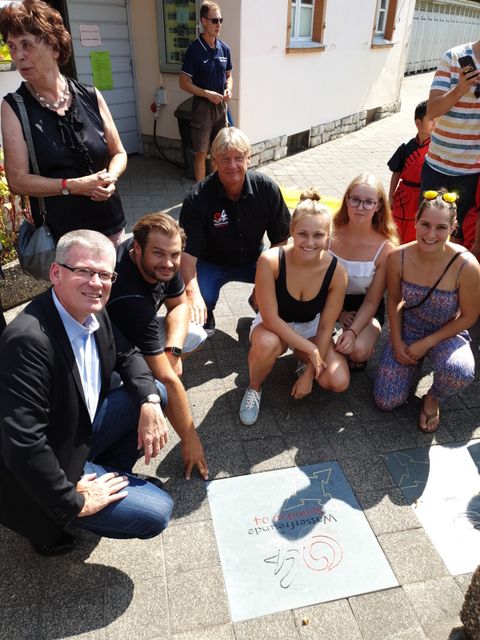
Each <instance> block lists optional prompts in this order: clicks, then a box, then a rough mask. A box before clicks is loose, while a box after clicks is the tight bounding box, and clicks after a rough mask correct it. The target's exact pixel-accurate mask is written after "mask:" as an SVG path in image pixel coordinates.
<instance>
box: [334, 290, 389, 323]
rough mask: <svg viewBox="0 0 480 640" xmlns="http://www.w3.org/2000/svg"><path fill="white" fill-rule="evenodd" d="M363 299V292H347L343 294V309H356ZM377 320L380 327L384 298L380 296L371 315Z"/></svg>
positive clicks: (383, 318)
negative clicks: (376, 306)
mask: <svg viewBox="0 0 480 640" xmlns="http://www.w3.org/2000/svg"><path fill="white" fill-rule="evenodd" d="M364 300H365V295H364V294H358V295H355V294H352V293H347V295H346V296H345V302H344V303H343V310H344V311H358V310H359V309H360V307H361V306H362V303H363V301H364ZM373 317H374V318H376V319H377V320H378V322H379V323H380V326H381V327H382V326H383V324H384V322H385V300H384V299H383V298H382V299H381V300H380V304H379V305H378V308H377V310H376V311H375V314H374V316H373Z"/></svg>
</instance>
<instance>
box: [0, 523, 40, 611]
mask: <svg viewBox="0 0 480 640" xmlns="http://www.w3.org/2000/svg"><path fill="white" fill-rule="evenodd" d="M0 534H1V543H2V544H1V547H0V549H1V550H0V566H1V570H0V574H1V576H2V578H1V579H0V602H1V604H2V605H3V606H7V605H9V606H11V605H23V606H26V605H29V604H32V603H34V602H36V601H38V600H39V598H40V597H41V593H42V584H43V566H44V565H45V564H46V563H45V560H44V559H40V558H38V556H36V554H35V553H34V552H33V550H32V548H31V547H30V545H29V543H28V542H27V541H26V540H25V539H24V538H20V536H17V535H16V534H14V533H13V532H10V531H8V530H7V529H5V528H3V527H0ZM42 560H43V562H42Z"/></svg>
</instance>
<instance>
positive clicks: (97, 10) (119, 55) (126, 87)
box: [67, 0, 140, 153]
mask: <svg viewBox="0 0 480 640" xmlns="http://www.w3.org/2000/svg"><path fill="white" fill-rule="evenodd" d="M127 3H128V0H92V1H91V2H85V0H82V1H79V0H67V11H68V21H69V25H70V33H71V34H72V43H73V55H74V58H75V69H76V77H77V79H78V80H79V82H84V83H85V84H93V75H92V68H91V63H90V52H91V51H108V52H109V53H110V60H111V65H112V79H113V89H109V90H105V91H102V95H103V97H104V98H105V101H106V103H107V104H108V107H109V109H110V111H111V113H112V116H113V119H114V121H115V124H116V126H117V129H118V132H119V134H120V137H121V139H122V142H123V145H124V147H125V149H126V151H127V153H137V152H139V151H140V133H139V127H138V122H137V108H136V102H135V82H134V76H133V56H132V52H131V47H130V36H129V28H128V10H127ZM80 25H98V26H99V29H100V37H101V44H100V45H99V46H94V47H85V46H83V45H82V42H81V38H80Z"/></svg>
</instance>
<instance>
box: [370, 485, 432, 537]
mask: <svg viewBox="0 0 480 640" xmlns="http://www.w3.org/2000/svg"><path fill="white" fill-rule="evenodd" d="M357 499H358V501H359V503H360V506H361V507H362V509H363V510H364V513H365V516H366V518H367V520H368V522H369V524H370V526H371V527H372V529H373V531H374V532H375V534H376V535H377V536H379V535H382V534H384V533H393V532H396V531H405V530H408V529H418V527H420V526H421V525H420V523H419V521H418V519H417V518H416V516H415V513H414V512H413V511H412V509H411V508H410V506H409V505H408V504H407V502H406V500H405V498H404V497H403V494H402V492H401V491H400V489H395V488H389V489H388V491H387V492H384V491H379V490H376V489H370V490H369V491H364V492H361V493H357Z"/></svg>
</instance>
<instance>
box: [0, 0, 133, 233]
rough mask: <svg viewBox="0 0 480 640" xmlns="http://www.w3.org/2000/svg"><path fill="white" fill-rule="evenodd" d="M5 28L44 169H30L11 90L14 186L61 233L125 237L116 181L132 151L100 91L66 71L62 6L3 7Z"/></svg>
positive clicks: (6, 126) (8, 112)
mask: <svg viewBox="0 0 480 640" xmlns="http://www.w3.org/2000/svg"><path fill="white" fill-rule="evenodd" d="M0 33H1V35H2V38H3V39H4V41H5V42H6V43H7V45H8V46H9V48H10V53H11V57H12V61H13V62H14V63H15V65H16V67H17V69H18V71H19V72H20V74H21V76H22V78H23V79H24V82H22V84H21V86H20V87H19V89H18V90H17V93H18V94H20V96H21V97H22V98H23V100H24V103H25V107H26V111H27V115H28V120H29V123H30V129H31V132H32V137H33V144H34V148H35V154H36V157H37V162H38V165H39V169H40V174H41V175H36V174H35V173H33V172H32V166H31V163H30V159H29V153H28V147H27V144H26V142H25V136H24V131H23V127H22V124H21V120H20V112H19V108H18V105H17V102H16V101H15V98H14V96H13V94H7V95H6V96H5V99H4V100H3V102H2V109H1V118H2V136H3V144H4V151H5V171H6V175H7V180H8V184H9V186H10V189H11V191H12V192H14V193H18V194H26V195H28V196H29V197H30V202H31V208H32V214H33V218H34V220H35V223H36V224H37V225H39V224H41V222H42V217H41V214H40V210H39V201H38V199H39V198H41V197H43V198H44V199H45V206H46V213H47V215H46V222H47V224H48V225H49V227H50V229H51V230H52V233H53V235H54V237H55V238H56V239H58V238H59V237H60V236H62V235H63V234H64V233H66V232H67V231H72V230H74V229H80V228H86V229H92V230H95V231H100V232H101V233H103V234H105V235H106V236H108V237H109V238H110V239H111V240H112V241H113V242H114V244H118V242H120V240H121V239H122V237H123V229H124V227H125V216H124V213H123V208H122V204H121V201H120V198H119V195H118V193H117V191H116V187H115V183H116V182H117V179H118V177H119V176H120V174H121V173H122V172H123V171H124V170H125V167H126V164H127V155H126V153H125V150H124V148H123V146H122V143H121V141H120V137H119V135H118V131H117V129H116V127H115V124H114V122H113V119H112V116H111V114H110V112H109V110H108V107H107V105H106V103H105V100H104V99H103V97H102V95H101V94H100V93H99V92H98V91H97V90H96V89H94V88H93V87H88V86H85V85H82V84H80V83H79V82H76V81H75V80H72V79H70V78H66V77H65V76H63V75H62V74H61V72H60V69H59V66H61V65H63V64H65V63H66V62H67V60H68V59H69V57H70V53H71V37H70V34H69V33H68V31H67V30H66V29H65V26H64V24H63V21H62V18H61V16H60V14H59V13H58V12H57V11H55V9H52V8H51V7H50V6H49V5H48V4H46V3H45V2H42V1H41V0H25V2H23V3H14V4H12V5H8V6H6V7H5V8H3V9H2V10H1V11H0Z"/></svg>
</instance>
